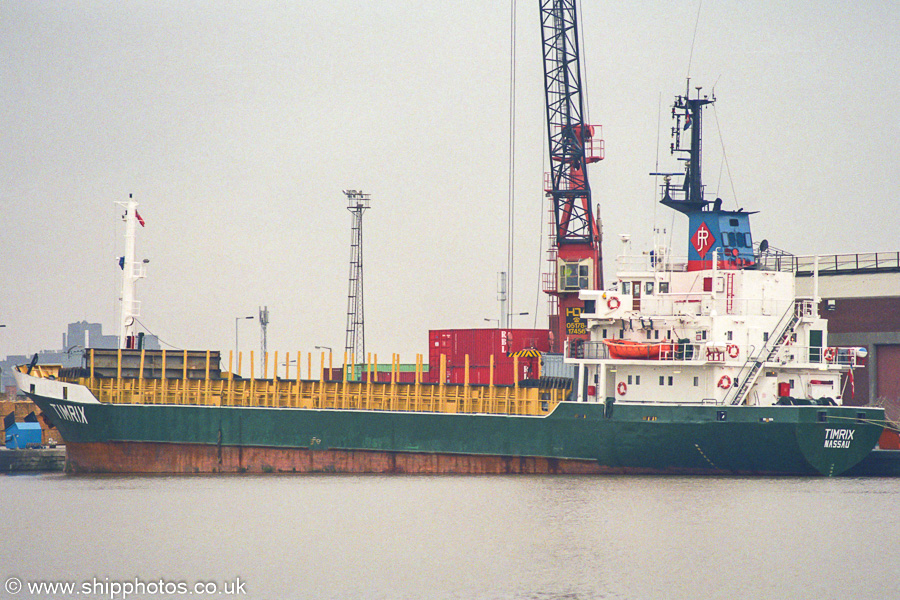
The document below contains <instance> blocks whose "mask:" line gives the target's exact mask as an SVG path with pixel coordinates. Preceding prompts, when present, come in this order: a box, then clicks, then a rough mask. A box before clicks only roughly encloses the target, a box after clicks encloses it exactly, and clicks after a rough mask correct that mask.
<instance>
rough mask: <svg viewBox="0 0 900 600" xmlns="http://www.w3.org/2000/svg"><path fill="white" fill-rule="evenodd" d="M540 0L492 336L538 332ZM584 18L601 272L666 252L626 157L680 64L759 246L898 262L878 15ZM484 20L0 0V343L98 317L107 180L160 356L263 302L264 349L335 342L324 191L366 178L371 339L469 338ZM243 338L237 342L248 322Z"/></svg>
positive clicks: (112, 234)
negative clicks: (699, 98) (628, 250)
mask: <svg viewBox="0 0 900 600" xmlns="http://www.w3.org/2000/svg"><path fill="white" fill-rule="evenodd" d="M538 5H539V3H538V1H537V0H533V1H528V2H519V3H518V4H517V13H518V22H517V27H516V32H517V35H516V40H517V71H516V73H517V86H516V107H517V109H516V124H517V129H516V136H515V139H516V145H515V148H516V159H515V199H516V209H515V222H516V227H515V272H514V290H513V292H514V293H513V298H514V306H513V307H512V311H513V312H528V313H530V314H529V315H528V316H523V317H517V318H516V320H515V321H514V326H516V327H533V326H539V327H544V326H545V322H546V321H545V315H546V306H545V300H544V298H543V295H542V294H540V293H539V291H538V288H539V286H540V270H541V269H542V268H543V266H544V264H543V263H544V257H543V256H542V255H541V251H542V250H546V242H545V241H543V239H542V238H543V237H544V236H545V234H546V228H544V229H543V230H542V223H543V222H545V221H546V215H547V213H546V208H547V206H546V200H545V198H544V196H543V193H542V187H543V185H542V182H543V172H544V170H545V169H546V163H547V160H546V158H544V156H545V154H546V152H547V151H546V147H545V143H546V142H545V140H544V132H545V130H546V129H545V125H544V108H543V81H542V65H541V52H540V28H539V19H538ZM698 7H699V8H700V10H699V27H698V28H697V34H696V41H695V42H694V44H693V51H692V39H693V34H694V25H695V22H697V15H698ZM580 25H581V27H582V29H583V33H584V48H583V57H584V62H585V67H586V79H585V81H586V85H587V99H588V105H589V106H588V112H589V117H590V121H591V122H593V123H596V124H602V125H603V133H604V138H605V142H606V159H605V160H604V161H603V162H601V163H599V164H597V165H594V166H592V170H591V171H590V178H591V183H592V187H593V192H594V200H595V202H598V203H600V205H601V206H602V208H601V216H602V220H603V227H604V234H605V236H606V237H605V241H604V255H605V257H606V260H607V262H606V274H607V277H610V276H611V275H612V273H613V271H614V266H613V261H612V258H613V257H614V256H615V255H616V254H617V253H618V252H619V249H620V248H619V246H621V244H620V243H619V241H618V234H620V233H623V232H627V233H630V234H631V235H632V239H633V244H634V247H635V249H638V250H639V249H642V248H644V249H649V247H650V245H651V242H652V234H651V230H652V228H653V226H654V220H655V222H656V224H657V225H658V226H660V227H664V228H666V229H667V230H669V231H671V228H672V224H673V222H674V223H675V230H674V231H675V240H674V245H675V252H676V253H678V254H684V253H686V244H687V242H686V240H685V239H683V238H684V233H683V232H684V230H685V229H686V227H685V221H686V219H684V217H683V216H680V215H679V216H677V217H675V219H674V221H673V217H672V212H671V211H667V210H666V209H663V208H661V207H657V204H656V201H657V200H658V198H657V196H656V190H655V187H654V181H653V180H652V178H650V177H649V176H648V173H650V172H651V171H654V170H655V169H656V168H657V167H656V161H657V155H658V156H659V169H660V170H673V169H675V168H676V164H675V161H674V160H673V159H672V157H671V156H670V155H669V153H668V150H667V148H668V144H669V137H668V130H669V127H670V119H669V113H670V107H671V101H672V97H673V96H674V95H675V94H678V93H683V92H684V89H685V78H686V76H688V75H690V77H691V85H692V87H693V86H695V85H697V86H704V89H705V90H706V91H709V90H710V89H711V88H712V87H713V85H715V94H716V97H717V99H718V102H717V103H716V105H715V110H714V111H713V110H710V111H708V112H707V114H706V137H705V145H704V152H705V156H706V163H705V171H704V172H705V176H706V183H707V192H708V194H709V195H711V196H712V197H715V196H721V197H722V198H723V199H724V200H725V207H726V208H734V207H736V206H741V207H744V208H745V209H747V210H758V211H760V214H759V215H757V216H756V217H755V219H754V238H755V239H756V240H757V241H758V240H760V239H763V238H766V239H768V240H769V242H770V243H771V244H772V245H773V246H776V247H778V248H782V249H785V250H788V251H791V252H793V253H795V254H814V253H837V252H841V253H843V252H848V253H849V252H869V251H875V250H878V251H892V252H895V251H898V250H900V239H898V235H897V233H898V231H900V216H898V213H900V210H898V202H897V200H896V198H895V195H896V193H897V192H896V190H897V187H898V179H900V177H898V176H900V158H898V146H900V89H898V88H900V83H898V81H900V78H898V75H897V74H898V73H900V4H898V3H897V2H895V1H893V0H886V1H878V0H876V1H867V2H862V3H849V4H848V3H845V2H833V1H826V2H792V1H788V2H782V1H779V2H774V1H760V2H745V1H743V0H741V1H738V0H735V1H731V0H726V1H721V2H712V1H709V0H708V1H707V2H704V3H703V4H702V7H700V5H699V4H698V2H696V1H692V2H669V3H660V2H646V1H632V2H625V3H621V2H617V3H613V2H606V1H593V2H583V18H582V21H581V24H580ZM509 31H510V6H509V3H508V2H495V3H486V2H473V1H468V0H460V1H457V2H432V1H430V0H424V1H423V2H418V3H409V2H384V1H379V0H371V1H368V2H358V1H353V2H350V1H332V2H311V1H304V0H298V1H294V2H250V1H235V2H228V1H217V2H194V1H191V0H177V1H171V2H166V1H162V0H154V1H152V2H150V1H148V2H131V1H121V0H116V1H110V2H49V1H47V2H40V1H35V0H28V1H10V0H4V1H3V2H2V3H0V59H2V60H0V105H2V107H3V109H2V135H0V150H2V157H3V160H2V167H0V193H2V196H0V207H2V213H0V218H2V221H0V248H2V261H0V281H2V290H3V292H2V295H0V323H2V324H5V325H6V328H3V329H0V356H5V355H7V354H18V353H27V352H34V351H36V350H38V349H45V348H59V347H60V346H61V344H62V340H61V333H62V332H63V331H64V330H65V327H66V325H67V324H68V323H70V322H73V321H78V320H87V321H92V322H101V323H103V325H104V329H105V332H106V333H115V332H116V328H117V313H118V301H117V299H118V296H119V286H120V283H119V277H120V273H121V272H120V271H119V269H118V266H117V264H116V259H117V257H118V256H120V255H121V254H123V239H122V233H123V228H122V225H121V220H120V216H121V212H122V211H121V209H120V208H119V207H117V206H116V205H115V204H114V203H115V202H116V201H124V200H126V199H127V197H128V194H129V193H131V194H134V197H135V199H136V200H137V201H138V202H139V211H140V213H141V215H142V216H143V217H144V219H145V221H146V223H147V225H146V227H145V228H143V229H140V231H139V232H138V256H139V257H141V258H147V259H149V260H150V263H149V268H148V278H147V279H146V280H144V281H141V282H140V283H139V285H138V298H139V299H140V300H141V301H142V302H143V306H142V316H141V318H140V320H141V322H142V323H143V324H144V325H145V326H146V327H147V328H148V329H149V331H151V332H152V333H154V334H157V335H159V336H160V337H161V338H162V340H164V341H165V342H167V343H168V344H170V346H166V347H177V348H188V349H206V348H211V349H219V350H222V351H224V352H227V351H228V350H229V349H231V348H233V346H234V326H235V323H234V319H235V317H237V316H246V315H256V314H257V311H258V308H259V307H260V306H265V305H267V306H268V307H269V311H270V319H271V322H270V325H269V350H270V351H275V350H278V351H280V352H284V351H291V352H296V351H298V350H302V351H307V350H311V349H312V348H313V346H315V345H324V346H331V347H333V348H334V349H335V350H336V351H338V350H342V348H343V345H344V329H345V322H346V307H347V287H348V286H347V278H348V271H349V258H350V245H349V244H350V218H351V217H350V213H349V212H348V211H347V210H346V199H345V197H344V195H343V194H342V190H345V189H361V190H363V191H365V192H367V193H370V194H371V195H372V203H371V206H372V208H371V210H369V211H368V212H367V213H366V215H365V218H364V232H365V241H364V256H365V309H366V341H367V350H369V351H371V352H377V353H378V354H379V359H381V360H384V361H389V360H390V353H392V352H400V353H401V355H402V359H403V360H404V361H405V362H412V361H413V360H414V356H415V353H417V352H422V353H426V356H427V335H428V330H429V329H442V328H469V327H490V326H493V325H494V324H492V323H489V322H486V321H485V319H486V318H494V319H496V318H497V317H498V316H499V305H498V303H497V299H496V296H497V294H496V282H497V273H498V272H499V271H501V270H505V268H506V223H507V197H508V179H509V176H508V174H509V164H508V140H509V127H508V122H509V112H508V111H509V62H510V34H509ZM691 57H692V58H691ZM660 113H662V118H660ZM660 131H661V133H659V132H660ZM658 136H660V143H659V144H657V139H658ZM658 148H659V151H658ZM723 149H724V153H725V155H726V156H727V168H725V166H724V162H723V160H722V157H723ZM729 171H730V178H729V176H728V173H729ZM240 327H241V336H240V337H241V347H242V349H243V350H244V351H248V350H250V349H258V347H259V346H258V344H259V328H258V325H257V324H256V323H255V322H244V323H242V324H241V325H240Z"/></svg>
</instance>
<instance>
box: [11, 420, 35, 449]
mask: <svg viewBox="0 0 900 600" xmlns="http://www.w3.org/2000/svg"><path fill="white" fill-rule="evenodd" d="M28 444H37V445H38V446H40V445H41V424H40V423H13V424H12V425H11V426H9V427H7V428H6V447H7V448H8V449H10V450H16V449H18V450H21V449H23V448H26V447H28Z"/></svg>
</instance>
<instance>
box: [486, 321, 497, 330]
mask: <svg viewBox="0 0 900 600" xmlns="http://www.w3.org/2000/svg"><path fill="white" fill-rule="evenodd" d="M485 321H487V322H488V323H490V322H491V321H496V322H497V329H500V319H485Z"/></svg>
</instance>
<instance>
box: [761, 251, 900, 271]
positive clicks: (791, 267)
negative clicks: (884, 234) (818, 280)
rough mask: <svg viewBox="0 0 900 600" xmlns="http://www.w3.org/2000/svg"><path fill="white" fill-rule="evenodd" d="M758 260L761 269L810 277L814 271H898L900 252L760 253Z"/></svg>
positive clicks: (899, 267)
mask: <svg viewBox="0 0 900 600" xmlns="http://www.w3.org/2000/svg"><path fill="white" fill-rule="evenodd" d="M760 259H761V263H762V264H763V266H764V267H765V268H767V269H769V270H774V271H787V272H793V273H796V274H797V275H799V276H810V275H812V274H813V273H814V272H815V271H816V268H818V270H819V273H820V274H834V273H872V272H879V271H881V272H897V271H900V252H861V253H855V254H824V255H819V256H793V255H790V254H777V255H771V256H769V255H766V254H763V255H762V256H761V257H760ZM817 262H818V265H817V264H816V263H817Z"/></svg>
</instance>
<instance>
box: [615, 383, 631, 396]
mask: <svg viewBox="0 0 900 600" xmlns="http://www.w3.org/2000/svg"><path fill="white" fill-rule="evenodd" d="M616 391H617V392H619V395H620V396H624V395H625V392H627V391H628V386H627V385H625V382H624V381H620V382H619V384H618V385H617V386H616Z"/></svg>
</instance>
